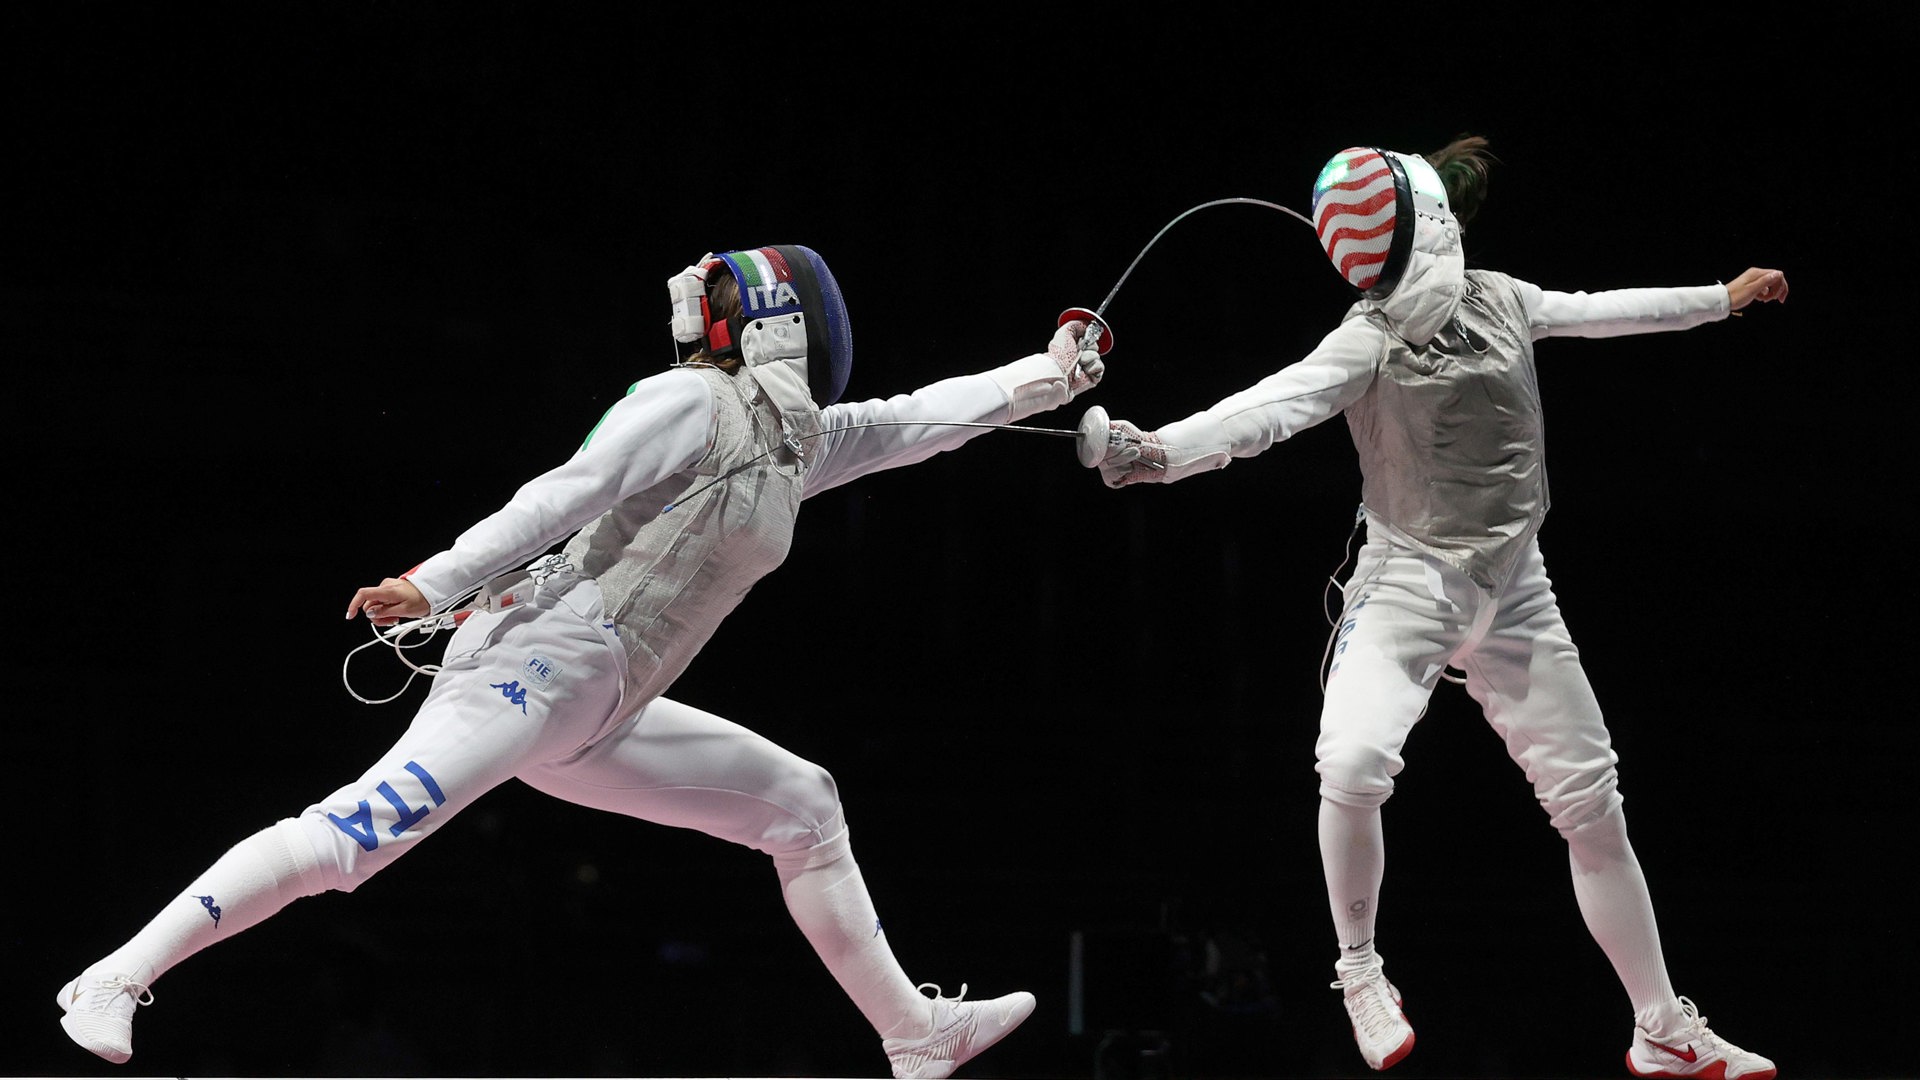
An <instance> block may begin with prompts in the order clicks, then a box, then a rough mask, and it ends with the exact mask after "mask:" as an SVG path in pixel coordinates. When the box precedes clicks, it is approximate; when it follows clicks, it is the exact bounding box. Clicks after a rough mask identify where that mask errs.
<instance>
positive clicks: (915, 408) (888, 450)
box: [806, 320, 1104, 496]
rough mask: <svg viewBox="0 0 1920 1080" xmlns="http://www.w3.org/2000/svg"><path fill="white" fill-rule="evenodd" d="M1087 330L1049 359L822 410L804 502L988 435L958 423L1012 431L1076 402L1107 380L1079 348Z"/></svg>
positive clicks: (1069, 337) (1052, 348)
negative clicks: (997, 426)
mask: <svg viewBox="0 0 1920 1080" xmlns="http://www.w3.org/2000/svg"><path fill="white" fill-rule="evenodd" d="M1085 330H1086V324H1085V323H1083V322H1079V321H1077V320H1076V321H1074V322H1069V323H1067V324H1066V325H1065V326H1062V327H1061V328H1060V329H1059V330H1057V331H1056V332H1055V333H1054V335H1053V339H1052V341H1051V342H1050V343H1049V344H1048V346H1047V351H1046V352H1044V353H1034V354H1033V355H1031V356H1026V357H1022V358H1021V359H1019V360H1016V361H1014V362H1013V363H1011V364H1006V365H1004V366H1001V367H997V368H994V369H992V370H991V371H985V372H981V373H980V374H977V375H962V376H959V377H956V378H952V379H942V380H940V381H939V382H935V383H931V384H929V385H927V386H923V387H921V388H920V389H918V390H915V391H914V392H913V393H911V394H897V395H895V396H893V397H890V398H874V399H871V400H868V401H856V402H846V403H842V404H838V405H831V406H828V407H827V408H825V409H822V410H821V412H820V418H821V423H822V425H823V428H824V431H825V433H824V434H823V435H821V436H820V437H819V438H818V439H816V440H813V441H812V445H813V446H814V447H815V448H816V449H814V450H812V451H811V453H812V454H813V458H814V461H813V465H812V466H811V467H810V468H809V469H808V471H807V487H806V493H807V495H808V496H813V495H818V494H819V493H820V492H822V491H826V490H828V489H830V488H834V487H838V486H839V485H841V484H844V483H846V482H847V481H849V480H853V479H855V478H856V477H861V476H865V475H867V474H868V473H872V472H878V471H880V470H882V469H892V468H898V467H899V466H901V465H911V464H913V463H914V462H916V461H924V460H926V459H927V458H930V457H932V456H933V455H935V454H937V453H939V452H941V451H943V450H952V449H954V448H955V447H958V446H960V445H961V444H963V443H965V442H967V441H968V440H971V439H974V438H978V437H979V436H981V435H984V434H986V432H987V430H988V429H986V428H970V427H954V426H951V425H952V423H954V422H958V423H981V424H1010V423H1013V422H1014V421H1016V420H1023V419H1025V418H1027V417H1029V416H1032V415H1033V414H1035V413H1038V412H1044V411H1046V410H1048V409H1052V408H1055V407H1058V406H1060V405H1064V404H1066V403H1067V402H1069V401H1071V400H1073V399H1074V398H1075V397H1077V396H1078V395H1080V394H1081V393H1083V392H1085V391H1086V390H1088V389H1089V388H1091V387H1092V386H1094V385H1095V384H1097V383H1098V382H1099V381H1100V378H1101V376H1102V375H1103V374H1104V366H1103V364H1102V362H1101V360H1100V356H1099V354H1098V353H1096V352H1095V351H1094V350H1092V349H1091V348H1083V347H1082V346H1081V344H1080V340H1081V336H1082V334H1083V333H1084V332H1085ZM941 421H946V422H948V423H946V424H942V423H940V422H941ZM862 425H877V426H862Z"/></svg>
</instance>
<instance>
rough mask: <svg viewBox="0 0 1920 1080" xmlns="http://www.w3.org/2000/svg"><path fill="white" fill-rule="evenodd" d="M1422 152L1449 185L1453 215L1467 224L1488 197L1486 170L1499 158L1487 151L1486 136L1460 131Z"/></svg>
mask: <svg viewBox="0 0 1920 1080" xmlns="http://www.w3.org/2000/svg"><path fill="white" fill-rule="evenodd" d="M1423 156H1424V157H1425V158H1426V159H1427V164H1429V165H1431V166H1433V171H1434V172H1437V173H1439V174H1440V182H1441V183H1442V184H1444V185H1446V189H1447V205H1448V206H1450V207H1452V208H1453V216H1454V218H1455V219H1456V220H1457V221H1459V222H1460V224H1461V225H1465V224H1466V223H1467V222H1468V221H1470V220H1472V218H1473V215H1475V214H1477V213H1479V212H1480V204H1481V203H1482V202H1483V201H1485V200H1486V197H1487V170H1488V169H1489V168H1490V167H1492V165H1493V163H1494V162H1496V161H1498V160H1500V159H1499V158H1496V157H1494V156H1493V155H1492V154H1490V153H1488V152H1487V140H1486V139H1484V138H1482V137H1480V136H1478V135H1461V136H1460V137H1459V138H1456V139H1454V140H1453V141H1452V142H1450V143H1448V144H1447V145H1445V146H1443V147H1441V148H1440V149H1438V150H1435V151H1434V152H1433V153H1431V154H1426V155H1423Z"/></svg>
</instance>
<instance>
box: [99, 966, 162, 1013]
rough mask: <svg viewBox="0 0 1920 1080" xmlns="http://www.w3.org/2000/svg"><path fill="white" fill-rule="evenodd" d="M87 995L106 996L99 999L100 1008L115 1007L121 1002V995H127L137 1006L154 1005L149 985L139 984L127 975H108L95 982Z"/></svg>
mask: <svg viewBox="0 0 1920 1080" xmlns="http://www.w3.org/2000/svg"><path fill="white" fill-rule="evenodd" d="M87 993H88V995H89V996H92V995H94V994H101V995H104V996H103V997H101V998H100V999H99V1007H100V1008H107V1007H109V1006H111V1005H113V1004H114V1003H115V1002H116V1001H118V1000H119V995H120V994H125V995H127V996H128V997H129V998H131V999H132V1000H133V1003H134V1004H135V1005H151V1004H153V991H152V990H150V989H148V988H147V984H146V983H143V982H138V981H136V980H134V979H132V978H129V977H128V976H125V975H108V976H107V977H105V978H103V979H100V980H99V981H97V982H95V983H94V984H93V985H92V986H89V987H87ZM129 1011H131V1010H129Z"/></svg>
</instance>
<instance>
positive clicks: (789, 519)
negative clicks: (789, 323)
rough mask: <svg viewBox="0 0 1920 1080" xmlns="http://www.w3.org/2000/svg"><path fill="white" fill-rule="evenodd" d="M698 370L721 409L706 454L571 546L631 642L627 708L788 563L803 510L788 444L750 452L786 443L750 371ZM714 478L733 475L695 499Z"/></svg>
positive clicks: (656, 688)
mask: <svg viewBox="0 0 1920 1080" xmlns="http://www.w3.org/2000/svg"><path fill="white" fill-rule="evenodd" d="M693 370H696V371H698V372H699V373H700V374H701V375H702V376H703V377H704V378H705V379H706V380H707V383H708V384H709V385H710V386H711V387H712V388H713V401H714V408H715V410H716V412H717V414H718V416H717V420H718V422H717V424H716V431H715V435H714V439H713V445H712V446H711V447H709V448H708V450H707V453H706V456H705V457H702V458H701V459H700V460H699V461H698V462H697V463H695V465H694V466H693V467H692V468H691V469H689V470H687V471H685V472H681V473H677V474H675V475H674V476H671V477H669V478H668V479H666V480H664V481H662V482H661V483H659V484H656V485H654V486H653V487H651V488H649V489H647V490H646V491H642V492H640V493H639V494H637V495H634V496H632V497H631V498H628V499H626V500H624V501H623V502H621V503H620V504H619V505H617V506H615V507H614V508H613V509H611V510H609V511H607V512H606V513H605V514H603V515H601V516H600V518H599V519H598V520H596V521H594V522H593V523H592V524H591V525H588V526H587V527H586V528H584V529H582V530H580V532H579V533H577V534H576V535H575V536H574V537H573V539H572V540H570V541H568V543H567V546H566V551H565V554H566V557H567V558H568V560H570V561H571V562H572V563H573V566H574V568H575V569H576V570H577V571H578V572H579V573H582V574H585V575H587V576H589V577H592V578H594V579H595V580H596V581H598V582H599V585H600V592H601V595H602V597H603V598H604V600H605V604H606V613H607V617H608V618H610V619H612V620H613V622H614V625H615V627H616V629H617V633H618V634H619V637H620V641H621V644H622V645H623V646H624V647H625V649H626V653H627V685H626V696H625V702H624V707H623V712H625V713H631V712H632V711H633V710H635V709H638V708H640V707H641V706H644V705H645V704H646V703H647V702H649V701H652V700H653V699H654V698H656V697H659V696H660V695H661V694H662V693H664V692H665V691H666V689H667V687H668V686H670V685H672V683H673V681H674V680H675V679H677V678H679V677H680V673H681V672H683V671H685V670H686V667H687V664H688V663H689V662H691V661H692V659H693V657H694V655H695V654H696V653H698V652H699V651H700V649H701V647H702V646H704V645H705V644H706V643H707V640H708V639H709V638H711V637H712V636H713V633H714V631H715V630H716V629H718V628H719V626H720V622H721V620H722V619H724V618H726V616H727V614H728V613H729V612H731V611H732V610H733V609H734V608H735V607H737V606H738V605H739V603H740V601H741V600H743V599H744V598H745V597H746V595H747V590H749V589H751V588H752V587H753V585H754V583H755V582H757V581H759V580H760V579H761V578H762V577H765V576H766V575H767V574H768V573H769V572H771V571H772V570H773V569H774V568H775V567H777V566H779V565H780V564H781V563H782V562H783V561H785V559H786V557H787V550H788V548H789V547H790V546H791V544H792V542H793V525H794V519H795V518H796V516H797V515H798V514H799V511H800V499H801V496H802V488H803V486H804V483H805V479H806V468H805V466H804V464H802V463H800V462H797V461H796V460H795V459H794V456H793V454H792V453H791V452H789V451H787V450H785V449H779V450H776V451H775V452H774V453H773V454H770V455H768V456H766V457H760V458H759V460H757V461H755V460H753V459H754V458H756V457H757V456H758V455H761V454H765V453H766V451H767V450H768V449H770V448H773V447H777V446H779V444H780V417H779V414H778V413H776V412H775V411H774V408H773V406H772V405H771V404H770V403H769V402H768V401H767V400H766V397H765V396H764V395H763V394H761V393H760V388H759V385H758V383H756V382H755V381H754V379H753V375H752V372H751V370H750V369H747V368H744V367H743V368H740V369H738V370H737V371H736V373H735V374H732V375H729V374H727V373H726V372H723V371H719V370H717V369H714V368H695V369H693ZM808 408H809V413H808V415H807V416H805V417H801V418H797V419H799V421H800V423H801V424H802V425H803V430H810V431H818V430H820V415H819V411H818V410H817V409H813V408H812V407H811V404H810V403H809V406H808ZM748 462H752V463H751V464H748ZM742 466H744V467H742ZM734 469H738V470H739V471H738V472H731V470H734ZM730 472H731V475H729V473H730ZM718 476H725V477H726V479H724V480H722V481H720V482H719V483H714V484H713V486H712V487H708V488H707V489H706V490H705V491H701V492H699V493H698V494H694V495H692V496H691V497H688V496H689V493H690V492H693V491H695V490H696V489H698V488H700V487H701V486H702V485H706V484H709V483H712V482H713V479H714V478H715V477H718ZM683 500H684V501H683ZM669 504H672V506H673V508H672V509H671V510H667V511H665V512H662V511H661V509H660V508H661V507H662V506H667V505H669Z"/></svg>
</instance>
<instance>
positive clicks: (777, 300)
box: [740, 281, 800, 311]
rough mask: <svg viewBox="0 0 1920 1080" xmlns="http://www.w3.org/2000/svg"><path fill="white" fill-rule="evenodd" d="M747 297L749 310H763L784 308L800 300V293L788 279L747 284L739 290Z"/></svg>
mask: <svg viewBox="0 0 1920 1080" xmlns="http://www.w3.org/2000/svg"><path fill="white" fill-rule="evenodd" d="M740 294H741V295H742V296H744V297H746V298H747V308H748V310H751V311H764V310H766V309H768V308H774V309H776V310H777V309H779V308H784V307H787V306H789V305H791V304H797V303H799V302H800V293H799V292H798V291H797V290H795V289H794V287H793V283H792V282H789V281H776V282H773V283H772V284H769V285H749V286H747V287H746V288H744V289H742V290H740Z"/></svg>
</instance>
